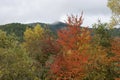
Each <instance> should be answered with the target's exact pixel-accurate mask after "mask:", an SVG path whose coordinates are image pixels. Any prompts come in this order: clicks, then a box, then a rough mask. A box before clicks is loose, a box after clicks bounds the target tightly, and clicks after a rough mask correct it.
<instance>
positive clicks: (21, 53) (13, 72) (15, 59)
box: [0, 30, 37, 80]
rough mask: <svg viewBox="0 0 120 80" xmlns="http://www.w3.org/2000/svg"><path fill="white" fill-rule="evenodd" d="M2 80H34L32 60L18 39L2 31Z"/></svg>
mask: <svg viewBox="0 0 120 80" xmlns="http://www.w3.org/2000/svg"><path fill="white" fill-rule="evenodd" d="M0 36H1V37H0V80H34V79H35V78H37V77H36V76H35V74H34V66H32V60H31V58H29V57H28V54H27V53H26V51H25V49H24V48H23V47H22V46H20V45H19V43H18V41H17V40H16V38H15V37H14V36H12V35H6V33H5V32H4V31H1V30H0Z"/></svg>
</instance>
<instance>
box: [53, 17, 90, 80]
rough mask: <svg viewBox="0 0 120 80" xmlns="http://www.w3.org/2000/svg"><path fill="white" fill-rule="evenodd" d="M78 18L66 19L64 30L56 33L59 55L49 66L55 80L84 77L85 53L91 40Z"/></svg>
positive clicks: (86, 58)
mask: <svg viewBox="0 0 120 80" xmlns="http://www.w3.org/2000/svg"><path fill="white" fill-rule="evenodd" d="M82 23H83V19H82V15H81V16H80V17H77V16H73V15H72V16H71V17H68V20H67V26H66V28H64V29H62V30H60V31H58V40H57V41H58V44H59V45H60V46H61V48H62V49H61V54H59V55H58V56H57V57H56V58H55V61H54V62H53V64H52V65H51V72H52V73H53V74H54V75H55V76H54V77H53V78H52V79H55V80H71V79H74V80H78V79H81V78H82V77H83V76H84V75H85V72H86V71H85V65H86V63H87V61H88V55H87V51H88V50H89V42H90V40H91V37H90V31H89V30H88V28H85V27H83V28H82V27H81V24H82Z"/></svg>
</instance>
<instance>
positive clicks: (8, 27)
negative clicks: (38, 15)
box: [0, 22, 66, 41]
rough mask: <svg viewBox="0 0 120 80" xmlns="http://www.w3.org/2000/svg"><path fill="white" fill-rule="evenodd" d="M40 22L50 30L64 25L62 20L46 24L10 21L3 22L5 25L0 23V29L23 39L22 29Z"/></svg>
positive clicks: (54, 30) (55, 29)
mask: <svg viewBox="0 0 120 80" xmlns="http://www.w3.org/2000/svg"><path fill="white" fill-rule="evenodd" d="M37 24H40V25H41V26H42V27H43V28H44V27H47V28H49V29H50V30H51V31H53V32H55V33H56V31H57V30H58V29H60V28H63V27H65V26H66V24H65V23H62V22H56V23H53V24H46V23H39V22H37V23H29V24H21V23H10V24H5V25H0V29H1V30H3V31H6V32H7V34H11V33H14V34H16V36H17V37H18V38H19V40H20V41H23V35H24V31H25V30H26V28H27V27H29V28H33V27H34V26H35V25H37Z"/></svg>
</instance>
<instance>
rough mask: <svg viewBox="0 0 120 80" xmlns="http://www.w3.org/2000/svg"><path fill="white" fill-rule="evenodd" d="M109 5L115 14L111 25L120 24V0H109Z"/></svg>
mask: <svg viewBox="0 0 120 80" xmlns="http://www.w3.org/2000/svg"><path fill="white" fill-rule="evenodd" d="M108 7H109V8H110V9H111V10H112V14H113V15H112V20H111V23H110V26H111V27H114V26H115V25H120V0H108Z"/></svg>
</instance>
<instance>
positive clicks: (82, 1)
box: [0, 0, 111, 26]
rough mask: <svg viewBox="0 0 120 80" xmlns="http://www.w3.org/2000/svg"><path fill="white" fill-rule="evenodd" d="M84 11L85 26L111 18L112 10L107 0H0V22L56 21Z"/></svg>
mask: <svg viewBox="0 0 120 80" xmlns="http://www.w3.org/2000/svg"><path fill="white" fill-rule="evenodd" d="M81 11H83V12H84V16H83V17H84V23H83V25H85V26H90V25H92V24H93V23H95V22H97V20H98V19H100V20H102V21H103V22H108V21H109V20H110V16H111V11H110V10H109V8H108V7H107V0H0V24H7V23H12V22H20V23H33V22H44V23H54V22H56V21H64V20H65V16H66V15H69V14H80V13H81Z"/></svg>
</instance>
